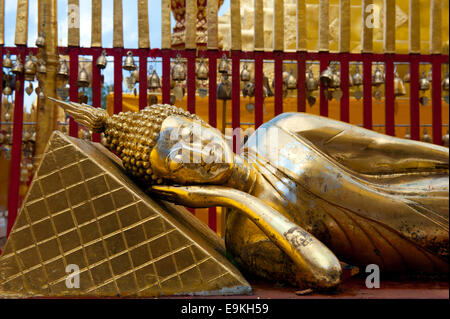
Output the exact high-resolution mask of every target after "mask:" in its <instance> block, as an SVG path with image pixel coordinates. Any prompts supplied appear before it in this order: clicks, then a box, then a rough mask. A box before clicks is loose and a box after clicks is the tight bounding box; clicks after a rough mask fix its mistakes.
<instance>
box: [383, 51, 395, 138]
mask: <svg viewBox="0 0 450 319" xmlns="http://www.w3.org/2000/svg"><path fill="white" fill-rule="evenodd" d="M385 58H386V60H385V64H384V66H385V67H384V68H385V74H386V75H385V83H384V85H385V87H384V88H385V89H384V93H385V113H384V114H385V129H386V131H385V133H386V134H387V135H391V136H395V97H394V61H393V55H392V54H386V55H385Z"/></svg>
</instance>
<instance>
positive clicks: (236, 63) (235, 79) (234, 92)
mask: <svg viewBox="0 0 450 319" xmlns="http://www.w3.org/2000/svg"><path fill="white" fill-rule="evenodd" d="M240 58H241V56H240V51H232V57H231V126H232V127H233V151H234V152H235V153H239V152H240V145H241V136H240V132H239V131H238V130H236V129H237V128H240V126H241V112H240V108H241V76H240V75H241V74H240Z"/></svg>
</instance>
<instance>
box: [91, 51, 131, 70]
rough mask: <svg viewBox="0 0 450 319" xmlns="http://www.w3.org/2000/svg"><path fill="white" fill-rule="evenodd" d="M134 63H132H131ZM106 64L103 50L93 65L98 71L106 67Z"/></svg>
mask: <svg viewBox="0 0 450 319" xmlns="http://www.w3.org/2000/svg"><path fill="white" fill-rule="evenodd" d="M133 62H134V61H133ZM107 64H108V61H107V60H106V51H105V50H103V51H102V54H100V55H99V56H98V58H97V61H95V65H96V66H97V68H99V69H100V70H102V69H104V68H106V65H107Z"/></svg>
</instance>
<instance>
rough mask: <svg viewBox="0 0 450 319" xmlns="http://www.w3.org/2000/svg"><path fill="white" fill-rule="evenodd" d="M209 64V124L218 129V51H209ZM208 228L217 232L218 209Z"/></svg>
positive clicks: (211, 210)
mask: <svg viewBox="0 0 450 319" xmlns="http://www.w3.org/2000/svg"><path fill="white" fill-rule="evenodd" d="M207 54H208V63H209V100H208V101H209V110H208V111H209V116H208V117H209V124H210V125H211V126H212V127H217V51H208V53H207ZM208 226H209V228H211V229H212V230H213V231H214V232H216V231H217V210H216V207H210V208H209V209H208Z"/></svg>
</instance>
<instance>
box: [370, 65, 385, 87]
mask: <svg viewBox="0 0 450 319" xmlns="http://www.w3.org/2000/svg"><path fill="white" fill-rule="evenodd" d="M383 83H384V74H383V72H381V70H380V68H379V67H378V66H377V68H376V69H375V72H374V74H373V75H372V85H373V86H380V85H381V84H383Z"/></svg>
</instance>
